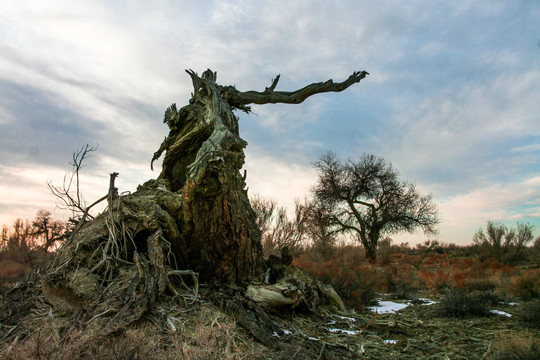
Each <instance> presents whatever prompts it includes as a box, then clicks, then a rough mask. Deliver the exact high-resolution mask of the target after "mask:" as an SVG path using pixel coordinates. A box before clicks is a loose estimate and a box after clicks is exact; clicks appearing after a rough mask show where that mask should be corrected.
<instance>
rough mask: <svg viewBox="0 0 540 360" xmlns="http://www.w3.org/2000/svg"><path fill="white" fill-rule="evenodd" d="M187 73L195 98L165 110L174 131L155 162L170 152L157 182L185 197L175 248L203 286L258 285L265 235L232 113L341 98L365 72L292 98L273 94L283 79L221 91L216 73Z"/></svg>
mask: <svg viewBox="0 0 540 360" xmlns="http://www.w3.org/2000/svg"><path fill="white" fill-rule="evenodd" d="M186 72H187V73H188V74H189V76H190V77H191V80H192V83H193V95H192V98H191V100H190V101H189V104H188V105H186V106H184V107H183V108H181V109H180V110H177V109H176V105H175V104H173V105H171V106H170V107H169V108H168V109H167V111H166V112H165V118H164V123H166V124H167V125H168V126H169V129H170V132H169V135H168V136H167V137H166V138H165V140H164V141H163V143H162V144H161V146H160V148H159V150H158V151H157V152H156V153H155V154H154V157H153V158H152V162H153V161H154V160H156V159H158V158H159V157H160V156H161V154H162V153H163V152H165V156H164V159H163V166H162V171H161V174H160V175H159V177H158V179H159V180H161V181H163V182H164V183H166V184H167V186H168V188H169V190H170V191H173V192H178V193H181V194H182V197H183V207H182V210H183V219H182V221H183V223H182V225H181V227H182V239H181V240H180V241H179V243H178V244H173V248H174V249H175V251H177V252H180V253H181V254H180V256H179V257H180V258H182V259H187V263H186V264H184V265H185V267H186V268H189V269H193V270H195V271H197V272H199V273H200V277H201V281H208V280H218V281H223V280H227V281H228V280H232V281H247V282H250V281H252V280H261V279H262V274H263V272H264V270H265V269H264V266H265V265H264V261H263V258H262V247H261V243H260V236H261V235H260V231H259V229H258V227H257V224H256V221H255V214H254V212H253V210H252V208H251V206H250V204H249V200H248V196H247V191H246V189H245V188H246V184H245V177H243V176H241V175H240V170H241V168H242V166H243V165H244V151H243V149H244V148H245V147H246V145H247V143H246V142H245V141H244V140H243V139H242V138H240V134H239V131H238V117H237V116H235V115H234V113H233V111H234V110H235V109H240V110H243V111H246V112H249V107H248V106H247V105H249V104H252V103H253V104H266V103H278V102H281V103H290V104H295V103H300V102H302V101H304V100H305V99H306V98H308V97H309V96H312V95H314V94H318V93H324V92H330V91H334V92H339V91H343V90H345V89H347V88H348V87H349V86H351V85H353V84H355V83H358V82H359V81H360V80H361V79H363V78H364V77H365V76H366V75H367V72H365V71H361V72H354V73H353V74H352V75H351V76H349V78H348V79H347V80H345V81H343V82H341V83H334V82H333V81H332V80H328V81H326V82H324V83H314V84H311V85H308V86H306V87H304V88H302V89H299V90H296V91H292V92H286V91H275V88H276V86H277V84H278V81H279V78H280V77H279V75H278V76H277V77H276V78H275V79H274V80H273V81H272V84H271V86H270V87H268V88H266V89H265V90H264V91H263V92H256V91H246V92H241V91H238V90H237V89H235V88H234V87H233V86H221V85H218V84H217V83H216V80H217V73H216V72H213V71H211V70H206V71H205V72H204V73H203V74H202V76H199V75H197V73H195V72H194V71H192V70H186ZM180 244H181V245H180Z"/></svg>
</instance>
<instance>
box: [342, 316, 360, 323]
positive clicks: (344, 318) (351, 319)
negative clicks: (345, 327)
mask: <svg viewBox="0 0 540 360" xmlns="http://www.w3.org/2000/svg"><path fill="white" fill-rule="evenodd" d="M338 318H340V319H341V320H345V321H350V322H355V321H356V319H355V318H352V317H348V316H340V315H338Z"/></svg>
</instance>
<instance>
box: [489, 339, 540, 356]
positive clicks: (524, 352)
mask: <svg viewBox="0 0 540 360" xmlns="http://www.w3.org/2000/svg"><path fill="white" fill-rule="evenodd" d="M490 359H493V360H511V359H517V360H538V359H540V339H538V338H536V337H534V335H532V334H527V333H520V334H505V335H504V336H503V335H501V336H500V337H499V340H498V341H497V343H495V345H494V346H493V349H492V351H491V354H490Z"/></svg>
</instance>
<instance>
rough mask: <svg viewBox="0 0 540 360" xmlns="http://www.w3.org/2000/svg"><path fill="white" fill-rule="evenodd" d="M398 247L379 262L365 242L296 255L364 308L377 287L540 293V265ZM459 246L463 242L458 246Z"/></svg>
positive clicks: (407, 292)
mask: <svg viewBox="0 0 540 360" xmlns="http://www.w3.org/2000/svg"><path fill="white" fill-rule="evenodd" d="M394 248H397V249H395V250H394V251H389V252H387V253H386V254H385V255H384V256H380V257H379V260H378V262H376V263H373V264H372V263H369V262H367V261H366V260H365V259H364V255H363V250H362V248H361V247H355V246H345V247H342V248H337V249H335V254H334V256H333V257H332V258H331V259H330V260H324V259H323V258H322V257H320V256H317V254H316V253H313V252H307V253H304V254H301V255H298V256H297V257H295V259H294V265H296V266H298V267H299V268H301V269H302V270H304V271H305V272H307V273H309V274H311V275H312V276H314V277H316V278H318V279H320V280H322V281H324V282H327V283H330V284H332V285H333V286H334V288H335V289H336V291H338V293H339V294H340V295H341V296H342V297H343V298H344V301H345V302H346V303H347V304H348V305H349V306H352V307H355V308H361V307H363V306H365V305H367V304H368V303H369V302H370V301H372V300H373V299H374V297H375V296H376V294H377V293H392V294H394V295H398V296H402V297H404V298H406V297H409V298H411V297H415V295H417V296H419V295H420V294H423V295H435V296H437V295H439V294H440V293H441V291H443V290H445V289H452V288H466V289H469V290H472V291H474V290H487V289H489V290H493V291H496V292H497V293H499V294H500V295H502V296H506V297H527V298H533V297H538V296H539V294H540V269H526V268H522V267H520V266H518V265H508V264H503V263H501V262H499V261H497V260H495V259H492V258H487V259H482V258H480V257H479V256H478V255H477V254H475V253H474V252H472V253H470V254H463V252H464V251H461V252H459V251H455V252H452V251H448V252H447V253H442V254H440V253H437V252H423V251H418V250H416V249H410V248H402V247H394ZM458 249H459V248H458Z"/></svg>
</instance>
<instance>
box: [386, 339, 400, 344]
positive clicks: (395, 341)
mask: <svg viewBox="0 0 540 360" xmlns="http://www.w3.org/2000/svg"><path fill="white" fill-rule="evenodd" d="M383 343H385V344H397V340H384V341H383Z"/></svg>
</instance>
